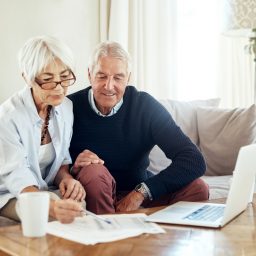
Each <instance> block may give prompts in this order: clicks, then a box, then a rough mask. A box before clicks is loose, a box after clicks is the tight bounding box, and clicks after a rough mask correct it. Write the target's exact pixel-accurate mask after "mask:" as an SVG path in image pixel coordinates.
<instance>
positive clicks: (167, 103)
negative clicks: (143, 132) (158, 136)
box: [148, 98, 220, 174]
mask: <svg viewBox="0 0 256 256" xmlns="http://www.w3.org/2000/svg"><path fill="white" fill-rule="evenodd" d="M160 103H161V104H162V105H163V106H164V107H165V108H166V109H167V110H168V111H169V112H170V114H171V115H172V118H173V119H174V121H175V122H176V123H177V125H178V126H180V128H181V129H182V130H183V132H184V133H185V134H186V135H187V136H188V137H189V138H190V139H191V140H192V141H193V142H194V143H195V144H197V145H198V128H197V117H196V109H197V108H198V107H207V106H209V107H218V105H219V103H220V99H217V98H216V99H208V100H194V101H177V100H168V99H166V100H160ZM149 160H150V165H149V167H148V169H149V170H150V171H152V172H153V173H155V174H157V173H159V172H160V171H161V170H164V169H165V168H166V167H167V166H168V165H169V164H170V163H171V161H170V160H169V159H168V158H167V157H166V156H165V154H164V153H163V151H162V150H161V149H160V148H159V147H157V146H155V147H154V148H153V149H152V151H151V152H150V155H149Z"/></svg>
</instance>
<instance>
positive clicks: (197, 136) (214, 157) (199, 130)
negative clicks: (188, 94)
mask: <svg viewBox="0 0 256 256" xmlns="http://www.w3.org/2000/svg"><path fill="white" fill-rule="evenodd" d="M160 102H161V103H162V104H163V106H164V107H165V108H166V109H167V110H168V111H169V112H170V113H171V115H172V117H173V119H174V120H175V121H176V123H177V125H178V126H180V128H181V129H182V130H183V132H184V133H185V134H186V135H187V136H188V137H189V138H190V139H191V140H192V141H193V142H194V143H195V144H196V145H197V146H198V147H199V149H200V150H201V152H202V154H203V155H204V157H205V160H206V165H207V170H206V175H211V176H216V175H232V172H233V169H234V167H235V163H236V158H237V155H238V151H239V149H240V147H241V146H245V145H248V144H252V143H255V138H256V106H255V105H252V106H251V107H249V108H245V109H239V108H236V109H222V108H218V105H219V102H220V99H210V100H198V101H190V102H181V101H174V100H160ZM149 159H150V166H149V168H148V169H149V170H150V171H152V172H153V173H155V174H156V173H158V172H160V171H161V170H163V169H165V168H166V167H167V166H168V165H169V164H170V163H171V161H170V160H169V159H167V158H166V156H165V154H164V153H163V152H162V151H161V149H160V148H159V147H157V146H155V147H154V148H153V149H152V151H151V153H150V155H149Z"/></svg>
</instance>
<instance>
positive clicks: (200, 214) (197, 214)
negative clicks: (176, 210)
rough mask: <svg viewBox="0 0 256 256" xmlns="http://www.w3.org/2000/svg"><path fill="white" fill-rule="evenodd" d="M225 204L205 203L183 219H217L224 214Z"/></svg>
mask: <svg viewBox="0 0 256 256" xmlns="http://www.w3.org/2000/svg"><path fill="white" fill-rule="evenodd" d="M224 209H225V205H223V206H217V205H204V206H203V207H201V208H199V209H197V210H196V211H194V212H192V213H190V214H189V215H187V216H186V217H184V218H183V219H188V220H201V221H216V220H217V219H218V218H220V217H221V216H223V212H224Z"/></svg>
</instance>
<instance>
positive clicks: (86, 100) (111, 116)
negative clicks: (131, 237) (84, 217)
mask: <svg viewBox="0 0 256 256" xmlns="http://www.w3.org/2000/svg"><path fill="white" fill-rule="evenodd" d="M130 72H131V64H130V57H129V54H128V53H127V52H126V51H125V50H124V49H123V48H122V46H121V45H120V44H118V43H116V42H103V43H101V44H99V45H98V46H97V47H96V49H95V51H94V53H93V55H92V57H91V60H90V63H89V69H88V75H89V80H90V83H91V86H90V87H88V88H86V89H83V90H81V91H78V92H76V93H74V94H72V95H70V96H69V98H70V99H71V100H72V102H73V111H74V126H73V138H72V141H71V147H70V153H71V157H72V159H73V163H74V165H73V166H72V168H71V173H72V174H73V176H74V177H75V178H76V179H78V180H79V181H80V182H81V183H82V184H83V186H84V188H85V190H86V203H87V209H88V210H91V211H93V212H95V213H113V212H115V211H130V210H135V209H138V208H139V207H140V206H143V207H152V206H159V205H168V204H172V203H174V202H177V201H180V200H185V201H201V200H207V199H208V194H209V190H208V186H207V185H206V184H205V183H204V182H203V181H202V180H201V179H200V178H199V177H200V176H202V175H203V174H204V172H205V162H204V159H203V156H202V155H201V153H200V151H199V150H198V148H197V147H196V146H195V145H194V144H193V143H192V142H191V141H190V139H189V138H188V137H187V136H186V135H184V133H183V132H182V131H181V129H180V128H179V127H178V126H177V125H176V124H175V122H174V120H173V119H172V117H171V116H170V114H169V113H168V111H167V110H166V109H165V108H164V107H163V106H162V105H161V104H160V103H159V102H158V101H157V100H155V99H154V98H153V97H152V96H150V95H149V94H148V93H146V92H140V91H138V90H136V88H135V87H133V86H128V82H129V78H130V74H131V73H130ZM155 145H158V146H159V147H160V148H161V149H162V150H163V151H164V153H165V155H166V156H167V157H168V158H169V159H171V160H172V163H171V164H170V166H168V167H167V168H166V169H165V170H163V171H161V172H160V173H159V174H157V175H153V174H152V173H151V172H150V171H148V170H147V168H148V166H149V158H148V156H149V152H150V151H151V149H152V148H153V146H155Z"/></svg>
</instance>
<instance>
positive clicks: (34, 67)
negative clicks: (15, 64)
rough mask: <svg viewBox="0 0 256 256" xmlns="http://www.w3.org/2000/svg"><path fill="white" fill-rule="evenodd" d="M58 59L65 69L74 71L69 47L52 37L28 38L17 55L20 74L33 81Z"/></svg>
mask: <svg viewBox="0 0 256 256" xmlns="http://www.w3.org/2000/svg"><path fill="white" fill-rule="evenodd" d="M56 59H59V60H60V61H61V62H62V63H63V64H64V65H65V66H66V67H67V68H69V69H71V70H72V71H73V70H74V59H73V54H72V52H71V50H70V49H69V47H68V46H67V45H65V44H64V43H63V42H62V41H60V40H59V39H57V38H55V37H52V36H37V37H33V38H30V39H29V40H28V41H27V42H26V43H25V45H24V46H23V47H22V48H21V49H20V51H19V54H18V60H19V66H20V70H21V72H22V74H23V75H24V76H25V77H26V78H27V79H29V80H30V81H33V80H34V79H35V78H36V76H37V75H38V74H39V73H40V72H42V71H43V69H44V68H45V67H46V66H47V65H48V64H49V63H51V62H53V61H55V60H56Z"/></svg>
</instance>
